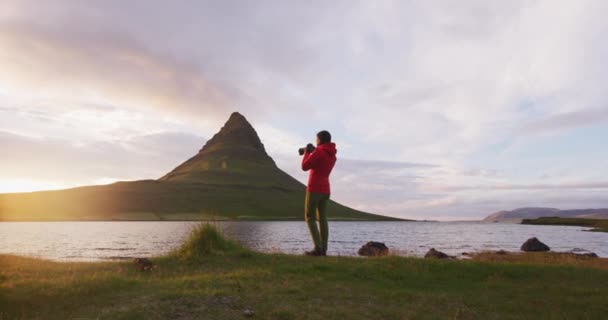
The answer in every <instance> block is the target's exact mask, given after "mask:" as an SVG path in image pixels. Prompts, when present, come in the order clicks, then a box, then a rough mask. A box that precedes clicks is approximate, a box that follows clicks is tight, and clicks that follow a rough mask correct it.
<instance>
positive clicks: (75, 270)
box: [0, 225, 608, 320]
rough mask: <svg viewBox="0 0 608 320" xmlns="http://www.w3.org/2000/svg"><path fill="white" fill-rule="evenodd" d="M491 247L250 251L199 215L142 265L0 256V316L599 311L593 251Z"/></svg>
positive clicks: (524, 315) (567, 314)
mask: <svg viewBox="0 0 608 320" xmlns="http://www.w3.org/2000/svg"><path fill="white" fill-rule="evenodd" d="M490 256H491V255H490V254H488V255H485V256H477V257H475V258H474V259H473V260H470V261H444V260H426V259H419V258H406V257H397V256H388V257H382V258H371V259H367V258H355V257H325V258H315V257H305V256H293V255H284V254H261V253H256V252H252V251H250V250H248V249H246V248H244V247H242V246H241V245H239V244H238V243H236V242H234V241H231V240H229V239H225V238H224V237H223V236H222V235H221V234H220V233H218V231H217V230H216V229H215V228H213V227H210V226H208V225H207V226H202V227H200V228H199V229H197V230H196V231H195V232H194V233H193V234H192V235H191V237H190V238H189V239H188V241H186V242H185V243H184V244H183V246H182V247H180V248H178V249H176V250H175V251H173V252H172V253H170V254H168V255H167V256H164V257H159V258H154V259H153V262H154V263H155V264H156V267H155V268H154V269H153V270H152V271H150V272H139V271H136V270H135V268H134V267H133V265H132V264H131V263H128V262H104V263H61V262H51V261H46V260H40V259H32V258H24V257H17V256H11V255H0V319H3V320H4V319H219V320H221V319H239V318H243V317H244V316H243V311H244V310H246V309H251V310H254V311H255V316H254V317H255V318H257V319H277V320H279V319H280V320H287V319H355V320H356V319H601V318H605V316H606V314H607V313H608V286H606V283H608V270H606V268H605V266H606V264H605V263H606V260H607V259H595V261H603V262H602V265H603V267H601V266H600V267H597V266H593V265H586V264H585V262H580V263H578V264H574V265H573V264H572V263H570V262H568V261H567V260H566V259H560V258H558V257H552V258H551V259H553V261H550V260H546V257H548V256H547V255H543V254H534V255H527V254H522V255H506V256H501V257H499V258H496V259H505V260H490V258H489V257H490ZM527 257H533V259H531V260H530V259H528V258H527ZM509 259H511V261H509ZM556 261H557V262H558V263H556ZM581 261H582V260H581ZM589 261H592V260H591V259H589ZM594 263H595V262H594ZM547 264H550V265H547Z"/></svg>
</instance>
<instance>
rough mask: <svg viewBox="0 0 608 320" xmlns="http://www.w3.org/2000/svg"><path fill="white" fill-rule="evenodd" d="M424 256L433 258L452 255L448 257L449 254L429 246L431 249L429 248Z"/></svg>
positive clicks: (443, 257)
mask: <svg viewBox="0 0 608 320" xmlns="http://www.w3.org/2000/svg"><path fill="white" fill-rule="evenodd" d="M424 257H425V258H434V259H450V258H452V257H450V256H449V255H447V254H445V253H443V252H441V251H438V250H435V248H431V250H429V251H428V252H427V253H426V254H425V255H424Z"/></svg>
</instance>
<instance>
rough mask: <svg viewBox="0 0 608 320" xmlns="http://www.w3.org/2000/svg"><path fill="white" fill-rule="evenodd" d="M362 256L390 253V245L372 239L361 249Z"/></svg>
mask: <svg viewBox="0 0 608 320" xmlns="http://www.w3.org/2000/svg"><path fill="white" fill-rule="evenodd" d="M358 253H359V255H360V256H366V257H376V256H386V255H388V247H387V246H386V245H385V244H384V243H382V242H375V241H370V242H368V243H366V244H365V245H364V246H362V247H361V248H360V249H359V252H358Z"/></svg>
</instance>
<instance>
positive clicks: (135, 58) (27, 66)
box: [0, 22, 234, 115]
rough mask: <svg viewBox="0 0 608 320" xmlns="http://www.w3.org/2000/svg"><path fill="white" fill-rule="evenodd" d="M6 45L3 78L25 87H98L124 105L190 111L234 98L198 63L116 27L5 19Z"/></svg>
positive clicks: (66, 90)
mask: <svg viewBox="0 0 608 320" xmlns="http://www.w3.org/2000/svg"><path fill="white" fill-rule="evenodd" d="M0 46H1V47H2V52H3V53H1V54H0V66H1V67H2V69H3V72H2V76H0V82H1V83H5V84H9V85H11V86H15V85H16V86H19V88H18V89H19V90H24V91H25V90H29V89H31V88H44V90H42V92H43V93H47V94H57V92H59V93H60V94H62V95H69V94H73V93H74V92H78V93H79V94H80V95H83V94H87V92H91V91H92V90H93V92H95V94H98V95H101V96H104V97H107V98H110V99H112V100H114V101H120V102H121V104H123V105H127V106H133V107H138V106H141V105H145V106H146V107H156V108H159V109H162V110H165V111H166V110H167V109H170V110H171V111H172V112H176V113H178V114H179V113H182V114H184V115H188V114H189V115H192V114H196V115H199V114H207V115H213V114H218V110H219V111H221V112H222V113H225V112H226V110H225V108H229V107H230V106H231V105H233V103H234V99H233V98H231V97H229V96H228V95H227V94H226V92H225V91H224V90H222V89H221V88H219V87H217V86H216V85H215V84H214V83H212V82H211V81H209V80H208V79H206V78H205V76H204V73H203V71H202V70H200V69H199V68H198V67H197V66H196V65H194V64H189V63H188V62H186V61H182V60H179V59H176V58H174V57H171V56H170V55H167V54H162V53H156V52H154V51H152V50H151V49H148V48H146V47H144V46H143V45H141V44H139V43H138V42H137V41H136V40H134V39H132V38H130V37H129V36H127V35H124V34H119V33H116V32H111V31H104V30H91V29H87V28H86V27H81V28H78V29H70V30H65V29H60V28H56V27H49V26H44V25H38V24H32V23H29V24H24V23H14V22H13V23H11V22H0ZM49 91H50V92H49ZM34 94H39V92H38V91H37V92H35V93H34Z"/></svg>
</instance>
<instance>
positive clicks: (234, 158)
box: [161, 112, 276, 182]
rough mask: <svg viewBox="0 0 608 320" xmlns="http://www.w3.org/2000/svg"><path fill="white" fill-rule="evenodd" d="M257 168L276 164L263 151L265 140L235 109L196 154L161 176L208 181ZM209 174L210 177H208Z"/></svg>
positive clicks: (168, 178) (167, 178)
mask: <svg viewBox="0 0 608 320" xmlns="http://www.w3.org/2000/svg"><path fill="white" fill-rule="evenodd" d="M260 168H276V165H275V163H274V160H272V158H271V157H270V156H269V155H268V153H266V149H265V148H264V144H262V141H261V140H260V137H259V136H258V134H257V132H256V131H255V129H254V128H253V126H252V125H251V124H250V123H249V121H247V119H246V118H245V117H244V116H243V115H241V114H240V113H238V112H234V113H232V115H230V118H229V119H228V121H226V123H225V124H224V126H223V127H222V129H221V130H220V131H219V132H218V133H216V134H215V135H214V136H213V137H212V138H211V139H209V140H208V141H207V143H205V145H204V146H203V148H202V149H201V150H200V151H199V152H198V154H196V155H195V156H194V157H192V158H190V159H189V160H188V161H186V162H184V163H182V164H181V165H179V166H178V167H177V168H175V169H173V171H171V172H169V173H168V174H167V175H165V176H164V177H162V178H161V180H190V181H192V180H195V181H201V182H203V181H204V182H209V181H210V180H217V179H224V178H226V176H225V175H226V174H229V175H232V176H233V175H234V174H238V175H243V174H245V173H246V172H249V171H251V172H255V171H258V170H260ZM214 172H215V173H214ZM212 173H213V174H212ZM211 175H212V176H213V179H211V178H210V177H211ZM232 176H231V177H232Z"/></svg>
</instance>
